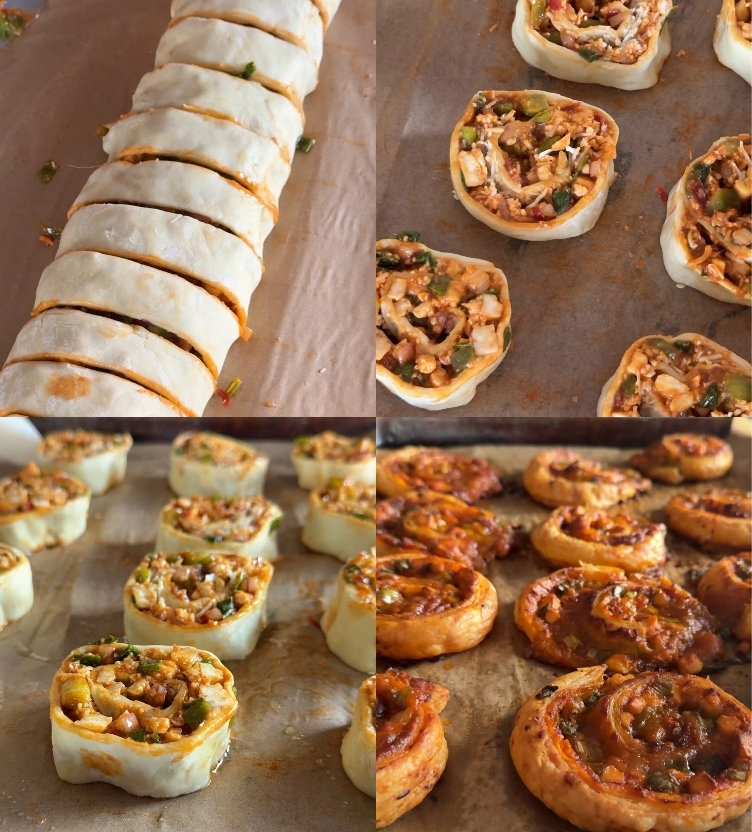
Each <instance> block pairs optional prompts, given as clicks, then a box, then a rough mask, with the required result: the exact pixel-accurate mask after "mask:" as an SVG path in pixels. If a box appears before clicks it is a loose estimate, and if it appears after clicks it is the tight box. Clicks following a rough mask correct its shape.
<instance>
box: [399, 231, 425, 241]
mask: <svg viewBox="0 0 752 832" xmlns="http://www.w3.org/2000/svg"><path fill="white" fill-rule="evenodd" d="M394 239H395V240H402V241H403V242H405V243H417V242H420V234H419V233H418V232H417V231H399V232H397V233H396V234H395V235H394Z"/></svg>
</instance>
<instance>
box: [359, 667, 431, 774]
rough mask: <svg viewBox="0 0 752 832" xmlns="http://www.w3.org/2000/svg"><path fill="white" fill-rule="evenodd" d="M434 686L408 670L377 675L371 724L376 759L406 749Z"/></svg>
mask: <svg viewBox="0 0 752 832" xmlns="http://www.w3.org/2000/svg"><path fill="white" fill-rule="evenodd" d="M432 691H433V685H432V684H431V683H430V682H427V681H426V680H425V679H416V678H414V677H412V676H408V675H407V673H402V672H400V671H394V670H389V671H388V672H387V673H377V674H376V701H375V702H374V706H373V724H374V726H375V728H376V760H377V761H378V760H382V759H383V758H384V757H387V756H389V755H392V754H397V753H399V752H400V751H404V749H406V748H408V747H409V746H410V745H411V744H412V742H413V741H414V740H415V738H416V737H417V735H418V731H419V730H420V726H421V723H422V721H423V720H422V714H421V710H422V707H421V706H423V707H425V706H426V705H427V703H429V702H430V700H431V692H432Z"/></svg>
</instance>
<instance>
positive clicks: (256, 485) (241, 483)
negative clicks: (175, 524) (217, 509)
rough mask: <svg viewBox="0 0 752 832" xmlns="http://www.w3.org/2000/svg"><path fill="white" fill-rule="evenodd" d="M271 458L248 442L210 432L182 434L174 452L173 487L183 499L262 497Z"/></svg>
mask: <svg viewBox="0 0 752 832" xmlns="http://www.w3.org/2000/svg"><path fill="white" fill-rule="evenodd" d="M268 468H269V457H268V456H266V454H262V453H259V452H258V451H255V450H254V449H253V448H251V447H250V445H246V443H245V442H240V441H239V440H237V439H230V438H229V437H227V436H220V435H219V434H218V433H211V432H209V431H198V432H196V431H188V432H187V433H181V434H180V435H179V436H177V437H176V438H175V441H174V442H173V443H172V452H171V453H170V474H169V480H170V488H172V490H173V491H174V492H175V493H176V494H178V495H179V496H181V497H191V496H193V495H200V496H202V497H215V496H216V497H228V498H229V497H251V496H254V495H256V494H261V493H262V492H263V490H264V480H265V479H266V472H267V470H268Z"/></svg>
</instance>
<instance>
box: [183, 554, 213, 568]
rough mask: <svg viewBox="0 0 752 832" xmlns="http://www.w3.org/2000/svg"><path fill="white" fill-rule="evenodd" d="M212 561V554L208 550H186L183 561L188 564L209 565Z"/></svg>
mask: <svg viewBox="0 0 752 832" xmlns="http://www.w3.org/2000/svg"><path fill="white" fill-rule="evenodd" d="M211 561H212V555H210V554H208V553H207V552H184V553H183V563H185V564H187V565H188V566H198V565H199V564H201V565H202V566H208V565H209V564H210V563H211Z"/></svg>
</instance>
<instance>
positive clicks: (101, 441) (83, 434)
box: [39, 430, 129, 462]
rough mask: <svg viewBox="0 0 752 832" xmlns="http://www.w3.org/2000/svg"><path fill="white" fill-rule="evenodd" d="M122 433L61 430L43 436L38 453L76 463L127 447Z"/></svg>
mask: <svg viewBox="0 0 752 832" xmlns="http://www.w3.org/2000/svg"><path fill="white" fill-rule="evenodd" d="M128 442H129V437H128V436H127V434H124V433H93V432H89V431H85V430H61V431H58V432H56V433H50V434H47V436H45V438H44V440H43V441H42V443H41V444H40V446H39V453H40V454H42V455H43V456H46V457H49V458H51V459H58V460H60V461H61V462H77V461H79V460H81V459H86V458H87V457H90V456H97V455H98V454H104V453H107V452H108V451H114V450H120V449H122V448H125V447H127V445H128Z"/></svg>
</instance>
